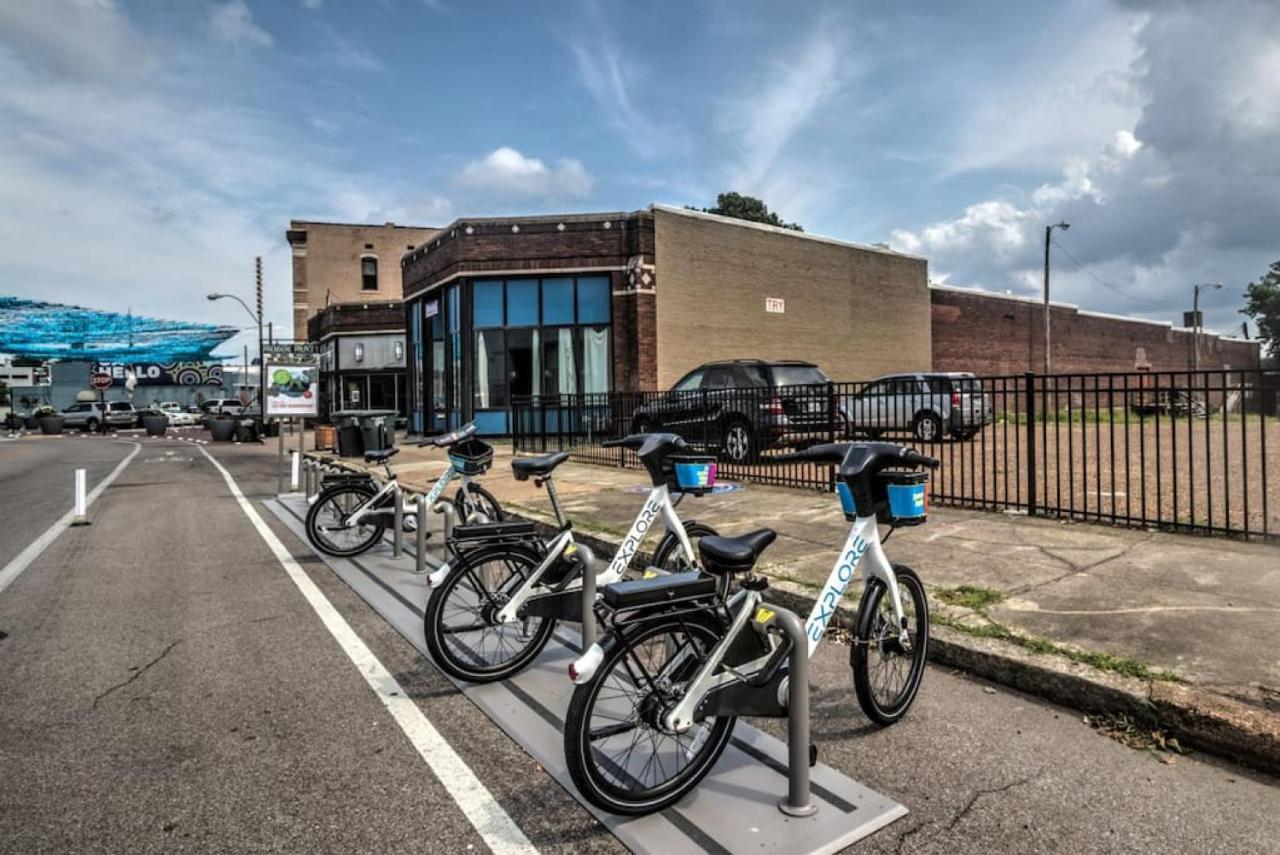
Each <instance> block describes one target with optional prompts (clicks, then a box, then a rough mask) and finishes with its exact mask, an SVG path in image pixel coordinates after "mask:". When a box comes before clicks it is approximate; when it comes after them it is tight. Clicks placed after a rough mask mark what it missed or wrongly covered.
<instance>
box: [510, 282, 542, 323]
mask: <svg viewBox="0 0 1280 855" xmlns="http://www.w3.org/2000/svg"><path fill="white" fill-rule="evenodd" d="M537 324H538V280H536V279H513V280H510V281H508V282H507V326H509V327H532V326H537Z"/></svg>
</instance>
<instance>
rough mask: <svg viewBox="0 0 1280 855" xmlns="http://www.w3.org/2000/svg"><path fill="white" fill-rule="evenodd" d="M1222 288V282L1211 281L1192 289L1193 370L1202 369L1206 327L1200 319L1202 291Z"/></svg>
mask: <svg viewBox="0 0 1280 855" xmlns="http://www.w3.org/2000/svg"><path fill="white" fill-rule="evenodd" d="M1221 288H1222V283H1221V282H1210V283H1208V284H1207V285H1197V286H1195V288H1193V289H1192V296H1191V323H1192V327H1191V336H1192V347H1191V370H1192V371H1199V370H1200V330H1202V329H1203V328H1204V322H1203V321H1202V320H1201V319H1200V292H1201V291H1217V290H1219V289H1221Z"/></svg>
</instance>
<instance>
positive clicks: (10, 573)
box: [0, 442, 142, 593]
mask: <svg viewBox="0 0 1280 855" xmlns="http://www.w3.org/2000/svg"><path fill="white" fill-rule="evenodd" d="M129 444H130V445H132V446H133V451H130V452H129V456H128V457H126V458H125V459H124V460H121V461H120V462H119V463H118V464H116V468H115V469H112V470H111V473H110V474H108V475H107V477H106V478H103V479H102V480H101V481H99V482H98V486H96V487H94V488H93V491H92V492H90V493H89V495H88V496H87V497H86V498H85V507H86V508H88V507H89V506H90V505H92V504H93V500H94V499H96V498H98V496H100V495H102V491H103V490H105V489H107V488H108V487H110V486H111V482H112V481H114V480H116V477H117V476H118V475H119V474H120V473H121V472H123V471H124V468H125V467H126V466H128V465H129V461H130V460H132V459H133V458H134V457H135V456H137V454H138V452H139V451H141V450H142V446H141V445H139V444H138V443H136V442H130V443H129ZM74 518H75V510H74V509H72V510H69V511H67V512H66V513H65V514H63V515H62V516H61V517H59V518H58V521H57V522H55V523H54V524H53V525H51V526H49V528H47V529H45V532H44V534H42V535H40V536H39V537H37V538H36V539H35V540H34V541H32V543H31V544H30V545H29V546H28V547H27V548H26V549H24V550H22V551H21V552H19V553H18V555H17V557H16V558H14V559H13V560H12V561H10V562H9V563H8V564H6V565H4V569H3V570H0V593H2V592H3V591H4V589H5V588H7V587H9V583H10V582H12V581H13V580H14V579H17V578H18V576H19V575H21V573H22V571H23V570H26V569H27V567H28V566H30V564H31V562H32V561H35V560H36V559H37V558H39V557H40V553H42V552H44V551H45V550H46V549H48V548H49V544H51V543H53V542H54V541H55V540H57V539H58V535H60V534H62V531H63V529H65V528H66V527H67V526H69V525H71V520H72V519H74Z"/></svg>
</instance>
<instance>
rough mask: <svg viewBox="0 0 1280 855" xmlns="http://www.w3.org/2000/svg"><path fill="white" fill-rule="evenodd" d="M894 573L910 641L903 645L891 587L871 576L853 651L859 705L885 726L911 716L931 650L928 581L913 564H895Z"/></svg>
mask: <svg viewBox="0 0 1280 855" xmlns="http://www.w3.org/2000/svg"><path fill="white" fill-rule="evenodd" d="M893 573H894V575H895V576H896V577H897V579H898V590H899V593H900V594H901V596H902V614H903V616H904V617H905V618H906V619H907V637H908V639H909V641H910V644H909V645H908V646H907V647H903V645H902V642H901V641H900V640H899V633H898V625H897V620H896V618H895V617H894V613H893V598H892V597H890V596H889V589H888V587H887V586H886V585H885V583H884V582H882V581H881V580H880V579H872V580H870V581H869V582H868V583H867V587H866V590H864V591H863V592H862V602H861V604H860V605H859V606H858V620H857V625H856V627H855V629H854V638H853V652H852V653H851V654H850V664H851V665H852V666H853V687H854V690H855V691H856V692H857V695H858V704H859V705H860V706H861V707H862V711H863V712H865V713H866V714H867V717H868V718H869V719H871V720H872V721H874V722H875V723H876V724H880V725H890V724H893V723H894V722H896V721H897V720H898V719H900V718H902V717H903V716H904V715H906V714H907V709H908V708H909V707H910V706H911V702H912V701H914V700H915V698H916V692H917V691H919V689H920V680H921V678H923V677H924V662H925V655H926V654H927V652H928V648H929V601H928V600H927V599H926V597H925V593H924V585H923V584H922V583H921V582H920V577H919V576H917V575H916V574H915V571H914V570H912V569H911V568H910V567H903V566H902V565H899V564H895V565H894V566H893Z"/></svg>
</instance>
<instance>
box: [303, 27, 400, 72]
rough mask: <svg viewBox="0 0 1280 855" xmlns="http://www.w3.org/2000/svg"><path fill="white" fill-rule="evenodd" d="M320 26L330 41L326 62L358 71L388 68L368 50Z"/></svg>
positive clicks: (330, 29)
mask: <svg viewBox="0 0 1280 855" xmlns="http://www.w3.org/2000/svg"><path fill="white" fill-rule="evenodd" d="M318 26H319V28H320V31H321V32H322V33H324V35H325V37H326V38H327V39H328V40H329V47H330V50H329V54H328V55H327V56H326V57H325V60H326V62H330V63H332V64H334V65H337V66H338V67H340V68H350V69H354V70H356V71H385V70H386V66H385V65H383V64H382V61H381V60H379V59H378V58H377V57H376V56H374V55H373V54H372V53H370V52H369V51H368V50H367V49H366V48H364V47H362V46H361V45H359V44H357V43H356V42H354V41H352V40H351V39H349V38H347V37H346V36H343V35H340V34H339V33H338V32H336V31H335V30H334V29H333V28H332V27H330V26H327V25H325V24H319V25H318Z"/></svg>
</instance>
